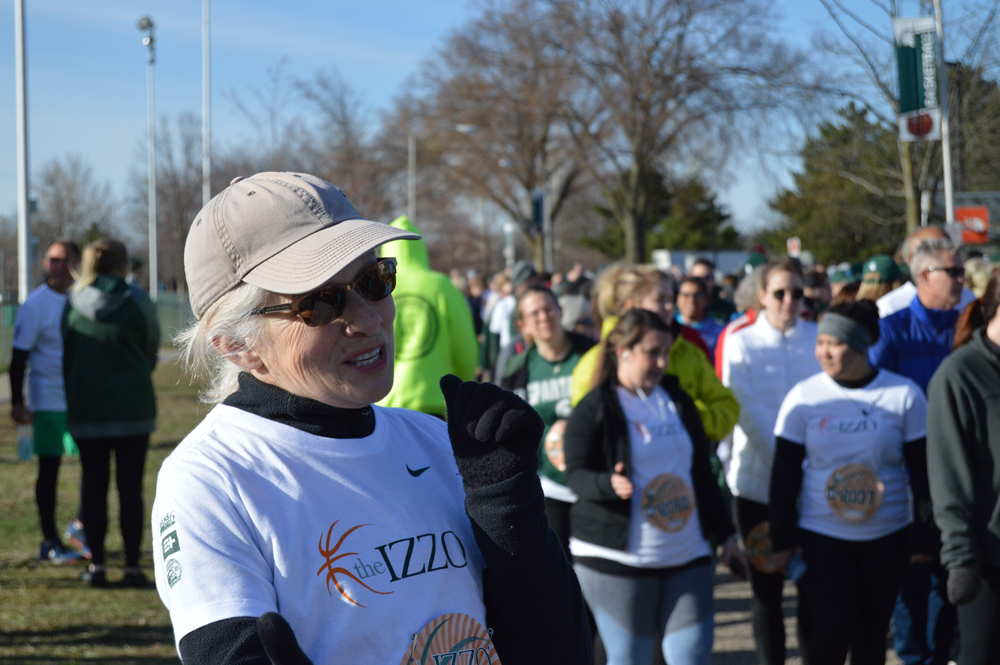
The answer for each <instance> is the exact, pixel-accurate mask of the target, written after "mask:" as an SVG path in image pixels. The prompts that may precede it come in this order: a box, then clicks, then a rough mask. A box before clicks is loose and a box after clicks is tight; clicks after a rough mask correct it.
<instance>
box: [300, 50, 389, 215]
mask: <svg viewBox="0 0 1000 665" xmlns="http://www.w3.org/2000/svg"><path fill="white" fill-rule="evenodd" d="M295 88H296V90H297V91H298V92H299V94H300V95H301V98H302V99H303V100H304V101H305V102H307V104H308V105H309V106H311V107H312V108H313V110H314V111H316V112H317V114H318V117H317V119H316V121H315V122H314V123H313V128H312V129H311V130H310V131H309V135H310V137H311V138H310V139H309V140H307V141H304V142H303V143H302V147H301V149H300V150H299V157H298V159H300V160H301V161H302V163H303V164H306V165H308V169H309V170H310V172H311V173H314V174H316V175H318V176H319V177H321V178H323V179H325V180H327V181H328V182H332V183H334V184H335V185H337V186H338V187H340V188H341V189H342V190H343V191H344V194H346V195H347V198H348V199H349V200H350V201H351V203H352V204H353V205H354V206H355V208H357V209H358V211H359V212H361V213H362V214H364V215H367V216H369V217H372V218H374V219H381V218H384V217H386V216H387V215H389V214H390V211H391V209H392V198H391V193H390V190H391V181H392V177H393V175H394V174H393V173H392V171H391V170H390V169H389V168H388V167H387V165H386V164H385V163H384V162H383V161H382V160H381V159H380V151H379V148H378V146H377V145H376V141H375V139H374V137H373V134H372V131H371V128H370V127H369V125H368V122H367V118H368V117H370V115H371V114H370V113H369V112H367V110H366V109H365V107H364V104H363V103H362V101H361V99H360V98H359V97H358V95H357V93H356V92H355V91H354V90H353V89H352V88H351V86H350V84H348V83H347V81H346V80H344V78H343V77H342V76H341V75H340V73H339V72H338V71H337V70H336V69H334V68H330V69H328V70H325V71H324V70H318V71H316V72H315V73H314V74H313V77H312V78H311V79H308V80H299V81H296V83H295Z"/></svg>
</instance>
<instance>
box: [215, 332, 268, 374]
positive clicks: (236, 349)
mask: <svg viewBox="0 0 1000 665" xmlns="http://www.w3.org/2000/svg"><path fill="white" fill-rule="evenodd" d="M211 343H212V348H214V349H215V350H216V351H217V352H218V353H219V355H220V356H222V357H223V358H225V359H226V360H229V361H230V362H232V363H234V364H236V365H239V366H240V367H242V368H243V369H246V370H260V369H264V361H263V360H261V357H260V354H259V353H257V351H256V350H255V349H254V348H252V347H249V346H247V345H246V343H245V342H243V341H239V342H237V341H236V340H234V339H232V338H231V337H221V336H219V337H213V338H212V341H211Z"/></svg>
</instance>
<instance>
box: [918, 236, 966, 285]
mask: <svg viewBox="0 0 1000 665" xmlns="http://www.w3.org/2000/svg"><path fill="white" fill-rule="evenodd" d="M943 252H951V253H952V254H954V253H956V252H958V245H957V244H955V243H954V242H952V241H951V240H948V239H947V238H928V239H926V240H921V241H920V244H919V245H917V248H916V249H915V250H913V256H912V257H910V260H909V262H908V265H909V267H910V278H911V279H912V280H913V281H914V282H916V281H917V278H919V277H920V273H921V272H923V271H924V270H926V269H927V268H928V266H930V265H931V264H932V263H934V262H935V261H936V260H938V259H939V258H940V257H941V254H942V253H943Z"/></svg>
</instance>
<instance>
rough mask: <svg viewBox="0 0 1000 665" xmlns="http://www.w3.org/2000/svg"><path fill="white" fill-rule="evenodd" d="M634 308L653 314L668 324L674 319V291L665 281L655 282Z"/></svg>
mask: <svg viewBox="0 0 1000 665" xmlns="http://www.w3.org/2000/svg"><path fill="white" fill-rule="evenodd" d="M634 306H635V307H640V308H642V309H645V310H648V311H650V312H655V313H656V314H659V315H660V317H661V318H662V319H663V320H664V321H667V322H669V321H670V320H671V319H673V318H674V289H673V287H672V286H671V284H670V282H668V281H667V280H661V281H659V282H656V283H655V284H653V285H652V286H651V287H650V288H649V290H648V291H646V292H645V293H644V294H643V295H642V297H641V298H639V301H638V302H637V303H635V304H634ZM626 309H628V308H626Z"/></svg>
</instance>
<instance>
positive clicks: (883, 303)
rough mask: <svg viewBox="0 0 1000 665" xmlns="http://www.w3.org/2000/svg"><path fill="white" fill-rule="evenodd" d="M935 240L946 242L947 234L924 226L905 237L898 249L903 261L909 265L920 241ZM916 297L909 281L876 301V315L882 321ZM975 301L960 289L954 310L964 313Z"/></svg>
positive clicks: (974, 296)
mask: <svg viewBox="0 0 1000 665" xmlns="http://www.w3.org/2000/svg"><path fill="white" fill-rule="evenodd" d="M935 238H941V239H942V240H947V239H948V234H946V233H945V232H944V229H942V228H941V227H940V226H924V227H921V228H919V229H917V230H916V231H914V232H913V233H911V234H910V235H908V236H906V239H905V240H903V244H902V245H901V246H900V248H899V252H900V254H901V255H902V258H903V261H904V262H905V263H906V264H907V265H909V263H910V259H912V258H913V253H914V252H915V251H916V250H917V246H918V245H920V241H921V240H928V239H935ZM916 296H917V287H916V285H915V284H914V283H913V282H912V281H909V282H907V283H906V284H903V285H902V286H900V287H898V288H895V289H893V290H892V291H889V293H887V294H885V295H884V296H882V297H881V298H879V299H878V301H877V302H876V303H875V304H876V305H878V315H879V316H880V317H882V318H883V319H884V318H885V317H887V316H889V315H890V314H895V313H896V312H898V311H899V310H901V309H906V308H907V307H909V306H910V303H912V302H913V299H914V298H915V297H916ZM975 299H976V294H975V293H973V292H972V291H970V290H969V289H962V297H961V299H960V300H959V301H958V304H956V305H955V309H957V310H958V311H960V312H961V311H964V310H965V308H966V307H967V306H968V304H969V303H970V302H972V301H973V300H975Z"/></svg>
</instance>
